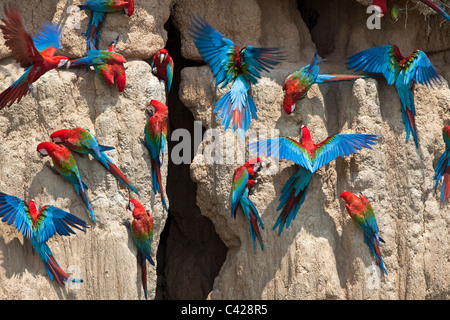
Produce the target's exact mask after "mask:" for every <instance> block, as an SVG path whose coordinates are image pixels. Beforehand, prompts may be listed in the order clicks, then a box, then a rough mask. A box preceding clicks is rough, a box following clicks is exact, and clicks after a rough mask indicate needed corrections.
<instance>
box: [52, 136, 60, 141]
mask: <svg viewBox="0 0 450 320" xmlns="http://www.w3.org/2000/svg"><path fill="white" fill-rule="evenodd" d="M52 140H53V142H62V141H61V139H60V138H59V137H54V138H53V139H52Z"/></svg>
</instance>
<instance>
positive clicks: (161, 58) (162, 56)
mask: <svg viewBox="0 0 450 320" xmlns="http://www.w3.org/2000/svg"><path fill="white" fill-rule="evenodd" d="M164 60H166V54H165V53H162V54H160V55H159V63H163V61H164Z"/></svg>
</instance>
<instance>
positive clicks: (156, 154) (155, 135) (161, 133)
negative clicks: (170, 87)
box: [144, 100, 169, 211]
mask: <svg viewBox="0 0 450 320" xmlns="http://www.w3.org/2000/svg"><path fill="white" fill-rule="evenodd" d="M149 105H150V106H151V107H152V108H153V109H154V111H155V112H154V113H153V115H152V116H151V117H149V118H148V120H147V123H146V124H145V129H144V144H145V146H146V147H147V149H148V151H149V154H150V162H151V166H152V184H153V192H154V193H155V194H156V193H158V192H159V193H160V194H161V201H162V203H163V206H164V209H166V211H167V205H166V200H165V199H164V191H163V186H162V183H161V165H162V163H163V162H164V149H165V146H166V140H167V132H168V128H169V108H167V106H166V105H165V104H163V103H161V102H159V101H158V100H152V101H150V103H149Z"/></svg>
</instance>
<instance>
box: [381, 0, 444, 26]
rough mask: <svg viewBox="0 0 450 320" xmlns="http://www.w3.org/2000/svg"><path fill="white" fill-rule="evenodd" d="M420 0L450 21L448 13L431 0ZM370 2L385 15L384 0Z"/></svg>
mask: <svg viewBox="0 0 450 320" xmlns="http://www.w3.org/2000/svg"><path fill="white" fill-rule="evenodd" d="M419 1H420V2H422V3H424V4H426V5H427V6H429V7H430V8H431V9H433V10H434V11H436V12H437V13H439V14H440V15H441V16H442V17H443V18H444V19H445V20H447V21H450V15H449V14H447V13H446V12H445V11H444V10H442V9H441V8H440V7H439V6H437V5H436V4H435V3H434V2H433V1H431V0H419ZM372 4H373V5H374V6H377V7H379V8H380V11H381V12H382V13H383V15H385V14H386V13H387V5H386V0H373V1H372Z"/></svg>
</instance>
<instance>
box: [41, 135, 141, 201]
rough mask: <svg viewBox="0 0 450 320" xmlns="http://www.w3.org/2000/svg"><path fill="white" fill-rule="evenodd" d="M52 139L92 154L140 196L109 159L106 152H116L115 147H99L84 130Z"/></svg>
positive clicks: (83, 152) (52, 137)
mask: <svg viewBox="0 0 450 320" xmlns="http://www.w3.org/2000/svg"><path fill="white" fill-rule="evenodd" d="M50 138H51V139H52V141H53V142H55V143H63V144H64V145H65V146H66V147H67V148H68V149H69V150H71V151H74V152H77V153H81V154H90V155H91V156H92V157H94V159H95V160H97V161H98V162H100V163H101V164H102V165H103V166H104V167H105V168H106V169H107V170H108V171H109V172H110V173H111V174H112V175H113V176H114V177H115V178H116V179H117V180H118V181H119V182H120V183H121V184H122V185H124V186H125V187H127V188H128V189H130V190H131V191H133V192H135V193H136V194H137V195H139V192H138V191H137V190H136V188H135V187H134V186H133V185H132V184H131V183H130V181H129V180H128V179H127V177H125V175H124V174H123V173H122V171H120V169H119V168H118V167H117V166H116V165H115V164H114V163H113V162H112V161H111V160H110V159H109V158H108V156H107V155H106V154H105V152H104V151H109V150H114V148H113V147H107V146H103V145H99V144H98V142H97V139H96V138H95V136H94V135H93V134H92V133H90V132H89V131H88V130H86V129H83V128H79V127H77V128H74V129H62V130H58V131H55V132H53V133H52V134H51V135H50Z"/></svg>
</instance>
